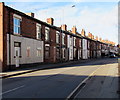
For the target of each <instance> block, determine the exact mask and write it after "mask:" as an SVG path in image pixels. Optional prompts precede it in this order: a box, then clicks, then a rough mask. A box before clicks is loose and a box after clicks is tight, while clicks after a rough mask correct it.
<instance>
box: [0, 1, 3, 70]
mask: <svg viewBox="0 0 120 100" xmlns="http://www.w3.org/2000/svg"><path fill="white" fill-rule="evenodd" d="M2 66H3V3H0V68H2Z"/></svg>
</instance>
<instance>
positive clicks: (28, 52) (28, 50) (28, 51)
mask: <svg viewBox="0 0 120 100" xmlns="http://www.w3.org/2000/svg"><path fill="white" fill-rule="evenodd" d="M27 57H30V47H27Z"/></svg>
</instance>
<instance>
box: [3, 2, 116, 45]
mask: <svg viewBox="0 0 120 100" xmlns="http://www.w3.org/2000/svg"><path fill="white" fill-rule="evenodd" d="M12 1H13V0H12ZM44 1H46V0H44ZM47 1H49V0H47ZM51 1H52V2H43V0H42V2H37V0H36V2H30V0H27V2H23V1H22V0H21V2H5V4H6V5H8V6H11V7H13V8H15V9H17V10H20V11H22V12H34V13H35V17H36V18H37V19H40V20H42V21H46V18H49V17H53V18H54V25H55V26H60V25H61V24H67V27H68V30H71V28H72V26H76V27H77V31H78V32H81V30H82V29H85V31H86V35H87V33H88V32H91V33H93V35H94V36H98V37H99V38H100V37H101V38H102V39H108V40H110V41H114V42H116V43H118V2H117V0H104V2H103V1H101V0H89V2H88V0H70V1H71V2H68V0H62V1H60V0H54V1H53V0H51ZM65 1H66V2H65ZM76 1H77V2H76ZM96 1H97V2H96ZM105 1H106V2H105ZM109 1H111V2H109ZM72 5H75V7H72Z"/></svg>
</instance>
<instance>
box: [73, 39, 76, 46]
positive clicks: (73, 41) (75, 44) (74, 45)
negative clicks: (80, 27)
mask: <svg viewBox="0 0 120 100" xmlns="http://www.w3.org/2000/svg"><path fill="white" fill-rule="evenodd" d="M73 42H74V46H76V37H74V41H73Z"/></svg>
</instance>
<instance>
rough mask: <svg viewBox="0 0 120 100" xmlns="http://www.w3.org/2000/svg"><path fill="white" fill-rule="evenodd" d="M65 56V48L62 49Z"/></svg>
mask: <svg viewBox="0 0 120 100" xmlns="http://www.w3.org/2000/svg"><path fill="white" fill-rule="evenodd" d="M62 55H63V58H65V48H63V49H62Z"/></svg>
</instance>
